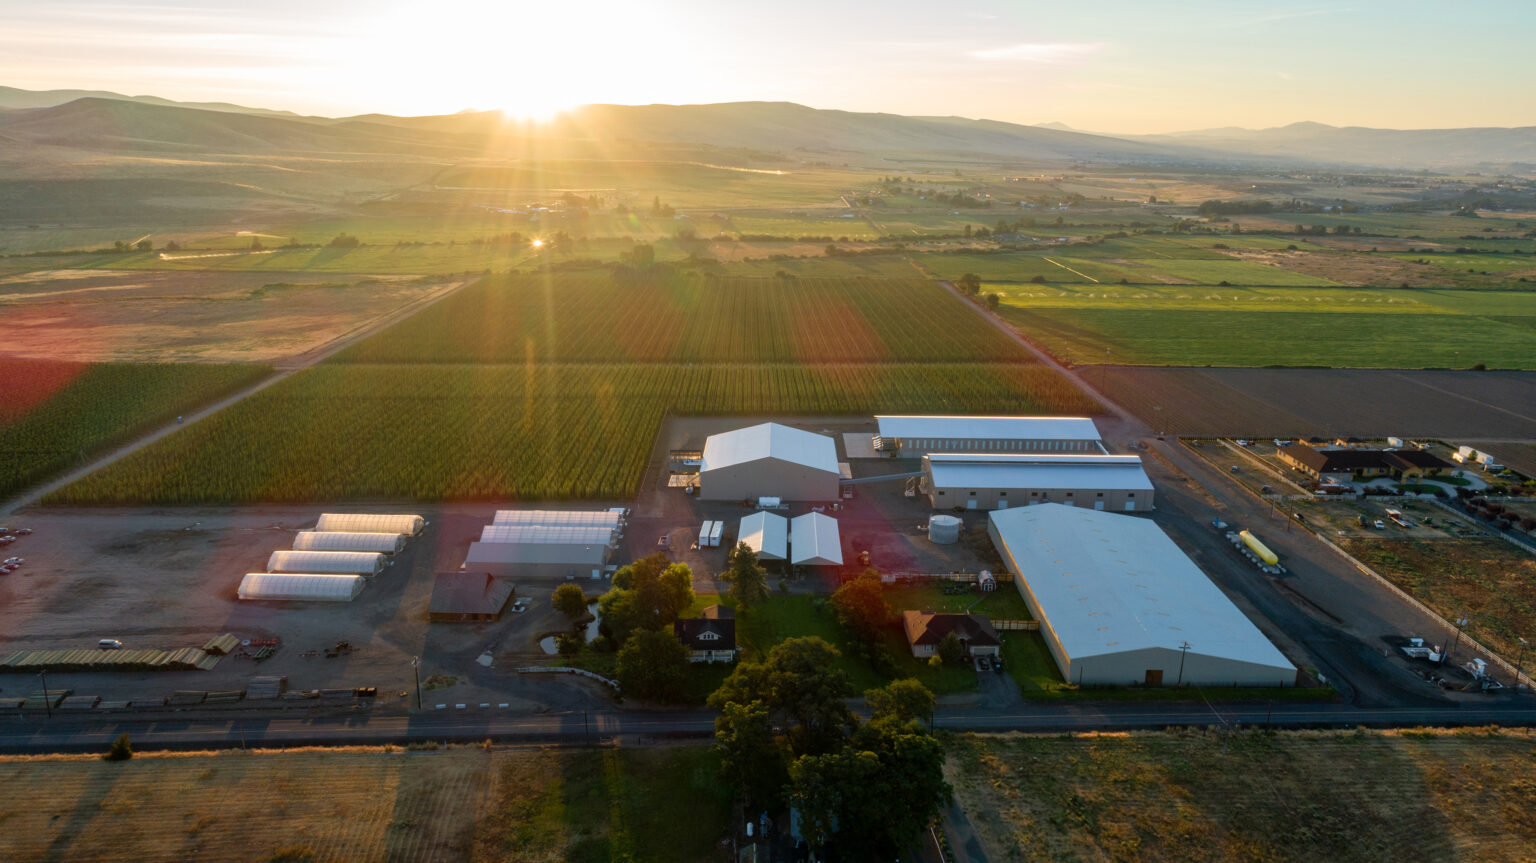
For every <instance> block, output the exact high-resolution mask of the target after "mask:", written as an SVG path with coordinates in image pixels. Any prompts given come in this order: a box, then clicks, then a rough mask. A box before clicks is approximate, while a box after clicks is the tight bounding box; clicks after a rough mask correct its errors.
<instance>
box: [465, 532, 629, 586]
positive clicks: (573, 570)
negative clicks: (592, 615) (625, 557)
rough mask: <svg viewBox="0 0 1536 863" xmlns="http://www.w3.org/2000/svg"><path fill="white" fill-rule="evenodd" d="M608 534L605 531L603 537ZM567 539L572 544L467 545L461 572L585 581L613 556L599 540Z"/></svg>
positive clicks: (600, 569)
mask: <svg viewBox="0 0 1536 863" xmlns="http://www.w3.org/2000/svg"><path fill="white" fill-rule="evenodd" d="M494 527H495V525H492V526H490V527H487V528H486V530H491V529H492V528H494ZM608 533H609V532H606V531H605V532H604V534H603V536H606V535H608ZM567 539H572V540H573V541H566V542H562V541H548V542H490V541H484V540H482V541H480V542H471V543H470V544H469V552H468V553H467V554H466V555H465V556H464V566H463V569H464V570H466V571H469V572H482V573H490V574H491V575H495V576H498V577H506V576H513V575H516V576H527V577H542V578H563V577H565V576H568V575H579V576H582V577H586V576H587V575H589V574H590V573H597V574H598V575H599V576H600V575H601V574H602V569H603V567H604V566H606V565H607V564H608V561H609V559H610V558H611V557H612V556H613V546H612V545H610V544H609V543H608V542H607V541H603V540H602V538H601V536H600V537H598V538H597V539H582V538H579V537H567Z"/></svg>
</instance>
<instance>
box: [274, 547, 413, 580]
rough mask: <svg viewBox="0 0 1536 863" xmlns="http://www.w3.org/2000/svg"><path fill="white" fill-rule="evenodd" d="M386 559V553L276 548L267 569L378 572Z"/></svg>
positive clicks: (331, 572) (296, 571) (381, 569)
mask: <svg viewBox="0 0 1536 863" xmlns="http://www.w3.org/2000/svg"><path fill="white" fill-rule="evenodd" d="M384 562H385V561H384V555H382V554H379V553H377V552H368V551H274V552H272V556H271V557H269V558H267V571H268V572H294V573H326V574H330V575H346V574H352V575H378V574H379V573H381V572H383V571H384Z"/></svg>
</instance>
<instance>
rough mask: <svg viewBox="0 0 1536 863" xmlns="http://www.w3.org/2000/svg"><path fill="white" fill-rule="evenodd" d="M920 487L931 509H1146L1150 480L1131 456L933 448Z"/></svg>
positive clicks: (1137, 459) (925, 459) (1149, 503)
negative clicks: (1048, 506)
mask: <svg viewBox="0 0 1536 863" xmlns="http://www.w3.org/2000/svg"><path fill="white" fill-rule="evenodd" d="M923 491H924V492H925V493H926V494H927V495H928V500H929V501H930V502H931V503H932V504H933V507H934V509H948V508H950V507H961V508H964V509H1008V508H1009V507H1014V506H1026V505H1028V504H1032V503H1062V504H1066V505H1067V506H1082V507H1088V508H1090V509H1103V510H1109V511H1111V512H1144V511H1148V510H1151V509H1152V480H1150V479H1148V478H1147V473H1146V471H1144V470H1142V467H1141V457H1140V456H1135V455H1104V454H1089V453H1084V454H1081V455H1075V454H1074V455H1062V454H1049V455H1047V454H1022V453H977V454H972V453H933V454H931V455H927V456H924V457H923Z"/></svg>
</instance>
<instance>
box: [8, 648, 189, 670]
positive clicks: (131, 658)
mask: <svg viewBox="0 0 1536 863" xmlns="http://www.w3.org/2000/svg"><path fill="white" fill-rule="evenodd" d="M218 664H219V657H217V656H212V655H209V654H208V653H206V652H205V651H203V650H202V649H201V648H197V647H184V648H182V649H180V650H99V649H94V648H93V649H91V650H22V651H17V652H16V653H13V654H11V655H10V656H8V657H6V659H5V660H4V661H3V662H0V671H194V670H202V671H208V670H209V669H212V668H213V667H214V666H215V665H218Z"/></svg>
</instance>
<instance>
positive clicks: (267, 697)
mask: <svg viewBox="0 0 1536 863" xmlns="http://www.w3.org/2000/svg"><path fill="white" fill-rule="evenodd" d="M287 688H288V678H286V677H252V678H251V682H250V685H249V686H247V687H246V688H245V700H246V701H272V700H275V699H277V698H278V697H280V696H281V695H282V694H283V690H285V689H287Z"/></svg>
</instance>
